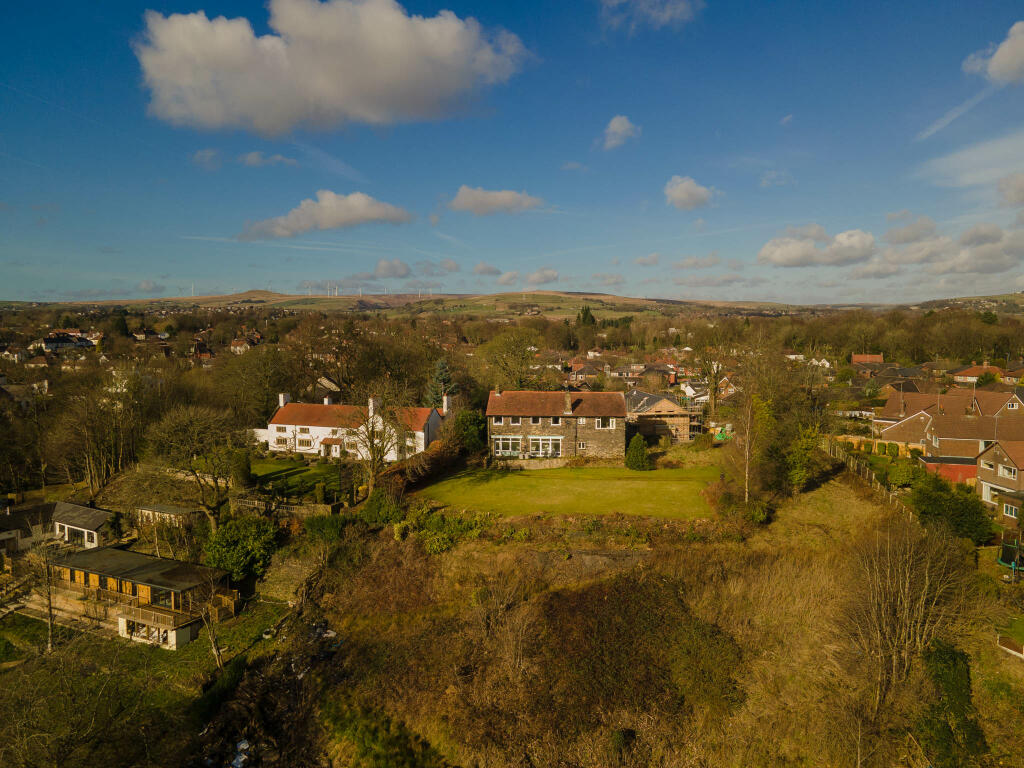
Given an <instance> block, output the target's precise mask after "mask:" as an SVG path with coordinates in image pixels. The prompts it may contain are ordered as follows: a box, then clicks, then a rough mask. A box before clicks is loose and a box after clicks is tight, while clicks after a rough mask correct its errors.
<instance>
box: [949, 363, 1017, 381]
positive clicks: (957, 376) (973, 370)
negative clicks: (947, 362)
mask: <svg viewBox="0 0 1024 768" xmlns="http://www.w3.org/2000/svg"><path fill="white" fill-rule="evenodd" d="M950 373H951V374H952V376H953V381H955V382H956V383H957V384H975V383H977V381H978V379H979V378H981V377H982V376H984V375H985V374H987V373H991V374H993V375H994V376H996V377H998V378H1002V377H1003V374H1005V373H1006V371H1004V370H1003V369H1002V368H1000V367H998V366H995V365H989V364H988V361H987V360H986V361H985V362H984V364H982V365H977V364H975V363H972V364H971V365H968V366H965V367H963V368H958V369H957V370H955V371H950Z"/></svg>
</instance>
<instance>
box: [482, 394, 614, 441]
mask: <svg viewBox="0 0 1024 768" xmlns="http://www.w3.org/2000/svg"><path fill="white" fill-rule="evenodd" d="M487 442H488V445H489V446H490V451H491V454H492V455H494V456H502V457H506V458H559V457H572V456H591V457H597V458H622V457H624V456H625V455H626V400H625V398H624V397H623V395H622V393H621V392H537V391H527V390H514V391H510V392H503V391H501V390H499V389H496V390H494V391H492V392H491V393H490V395H489V397H488V398H487Z"/></svg>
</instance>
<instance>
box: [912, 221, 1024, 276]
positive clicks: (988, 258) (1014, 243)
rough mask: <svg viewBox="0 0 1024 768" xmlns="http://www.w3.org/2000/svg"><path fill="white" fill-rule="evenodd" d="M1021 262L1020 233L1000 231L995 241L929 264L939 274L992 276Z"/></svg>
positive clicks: (1022, 235)
mask: <svg viewBox="0 0 1024 768" xmlns="http://www.w3.org/2000/svg"><path fill="white" fill-rule="evenodd" d="M1022 261H1024V231H1020V230H1017V231H1014V232H1001V236H1000V238H999V240H997V241H995V242H992V241H988V242H984V243H982V244H980V245H975V246H968V247H964V248H961V249H960V250H959V252H957V253H956V255H954V256H952V257H951V258H948V259H945V260H943V261H936V262H933V263H932V264H930V265H929V266H928V267H927V269H928V271H929V272H931V273H933V274H937V275H942V274H996V273H999V272H1006V271H1008V270H1011V269H1016V268H1019V267H1020V265H1021V262H1022Z"/></svg>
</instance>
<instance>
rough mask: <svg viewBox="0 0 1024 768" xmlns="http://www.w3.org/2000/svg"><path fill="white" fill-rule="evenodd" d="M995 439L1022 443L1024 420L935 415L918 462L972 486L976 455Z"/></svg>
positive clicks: (974, 476) (926, 431)
mask: <svg viewBox="0 0 1024 768" xmlns="http://www.w3.org/2000/svg"><path fill="white" fill-rule="evenodd" d="M997 440H1024V418H1019V417H1003V418H1000V417H997V416H979V415H973V414H972V415H966V416H965V415H949V414H934V415H932V416H931V421H930V422H929V424H928V427H927V429H926V430H925V440H924V446H925V452H924V456H922V457H921V462H922V463H923V464H924V466H925V468H926V469H928V470H929V471H933V472H938V473H939V474H941V475H943V476H944V477H947V478H949V479H951V480H955V481H957V482H966V483H972V484H973V483H974V481H975V479H976V478H977V475H978V465H977V457H978V454H980V453H982V452H983V451H984V450H985V449H986V448H988V447H989V446H990V445H992V444H993V443H994V442H996V441H997Z"/></svg>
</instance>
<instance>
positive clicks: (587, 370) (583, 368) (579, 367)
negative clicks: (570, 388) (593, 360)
mask: <svg viewBox="0 0 1024 768" xmlns="http://www.w3.org/2000/svg"><path fill="white" fill-rule="evenodd" d="M603 373H604V371H603V370H602V369H601V368H598V367H597V366H596V365H591V364H589V363H580V364H576V365H573V367H572V370H571V371H569V376H568V380H569V383H571V384H575V385H577V386H578V385H580V384H593V383H594V382H595V381H597V380H598V378H599V377H600V376H601V374H603Z"/></svg>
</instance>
